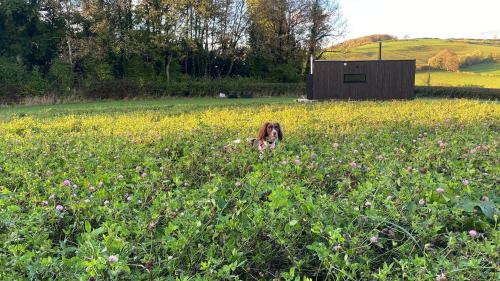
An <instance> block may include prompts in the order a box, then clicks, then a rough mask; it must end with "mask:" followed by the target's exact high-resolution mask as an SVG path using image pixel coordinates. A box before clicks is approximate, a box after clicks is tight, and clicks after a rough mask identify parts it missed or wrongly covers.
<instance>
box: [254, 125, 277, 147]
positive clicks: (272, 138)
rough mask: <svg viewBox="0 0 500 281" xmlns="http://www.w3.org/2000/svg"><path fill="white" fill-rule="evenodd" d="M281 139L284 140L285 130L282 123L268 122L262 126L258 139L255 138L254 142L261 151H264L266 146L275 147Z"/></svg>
mask: <svg viewBox="0 0 500 281" xmlns="http://www.w3.org/2000/svg"><path fill="white" fill-rule="evenodd" d="M281 140H283V130H282V129H281V125H280V123H271V122H266V123H264V124H263V125H262V127H260V129H259V135H258V137H257V139H253V140H252V142H253V145H254V146H256V147H257V148H258V149H259V151H263V150H264V149H266V148H271V149H273V148H274V147H275V146H276V143H277V142H278V141H281Z"/></svg>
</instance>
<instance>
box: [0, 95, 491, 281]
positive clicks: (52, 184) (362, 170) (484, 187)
mask: <svg viewBox="0 0 500 281" xmlns="http://www.w3.org/2000/svg"><path fill="white" fill-rule="evenodd" d="M266 121H275V122H280V124H281V126H282V128H283V129H284V136H285V138H284V140H283V141H282V142H280V143H279V144H278V145H277V147H276V149H275V150H272V151H265V152H264V153H263V154H259V152H258V151H257V150H256V149H255V148H253V147H251V145H250V144H249V142H248V141H247V138H251V137H255V136H256V134H257V131H258V129H259V127H260V125H261V124H262V123H264V122H266ZM499 126H500V105H499V104H498V103H497V102H490V101H486V102H485V101H474V100H447V99H416V100H413V101H385V102H373V101H372V102H346V101H336V102H321V103H313V104H298V103H295V102H294V101H293V99H281V98H269V99H265V98H262V99H253V100H250V99H249V100H221V99H204V98H202V99H165V100H155V101H120V102H103V103H99V102H93V103H85V104H67V105H56V106H32V107H13V108H12V107H11V108H0V209H1V210H2V211H1V212H0V245H1V246H0V280H316V279H317V280H335V279H337V280H403V279H404V280H437V279H436V276H440V279H439V280H445V279H443V278H446V279H447V280H498V258H499V254H498V241H499V237H500V232H499V229H498V208H499V203H500V202H499V194H498V192H499V191H498V180H499V175H500V171H499V162H498V159H500V153H499V151H498V148H499V147H498V145H499V140H500V131H499Z"/></svg>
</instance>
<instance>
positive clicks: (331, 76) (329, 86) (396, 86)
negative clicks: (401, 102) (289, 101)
mask: <svg viewBox="0 0 500 281" xmlns="http://www.w3.org/2000/svg"><path fill="white" fill-rule="evenodd" d="M345 74H365V75H366V82H365V83H345V82H344V75H345ZM312 80H313V83H312V88H313V94H312V96H313V99H315V100H325V99H355V100H360V99H370V100H375V99H411V98H414V96H415V94H414V89H415V60H382V61H315V62H314V74H313V78H312Z"/></svg>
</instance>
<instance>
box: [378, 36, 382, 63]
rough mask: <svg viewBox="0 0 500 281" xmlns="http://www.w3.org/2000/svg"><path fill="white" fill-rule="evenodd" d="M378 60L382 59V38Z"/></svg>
mask: <svg viewBox="0 0 500 281" xmlns="http://www.w3.org/2000/svg"><path fill="white" fill-rule="evenodd" d="M378 60H382V40H379V41H378Z"/></svg>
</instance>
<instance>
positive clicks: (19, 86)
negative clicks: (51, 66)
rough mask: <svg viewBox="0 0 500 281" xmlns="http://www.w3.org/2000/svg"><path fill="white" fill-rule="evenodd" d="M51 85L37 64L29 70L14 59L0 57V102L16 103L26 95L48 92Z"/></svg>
mask: <svg viewBox="0 0 500 281" xmlns="http://www.w3.org/2000/svg"><path fill="white" fill-rule="evenodd" d="M49 89H50V85H49V83H48V81H47V80H45V79H44V78H43V77H42V74H41V73H40V71H39V68H38V67H37V66H35V67H33V70H32V71H27V70H26V69H25V68H24V66H22V65H21V64H19V63H17V62H16V61H15V60H14V59H8V58H4V57H0V103H16V102H19V101H20V100H21V99H22V98H23V97H26V96H38V95H42V94H44V93H47V92H48V90H49Z"/></svg>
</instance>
